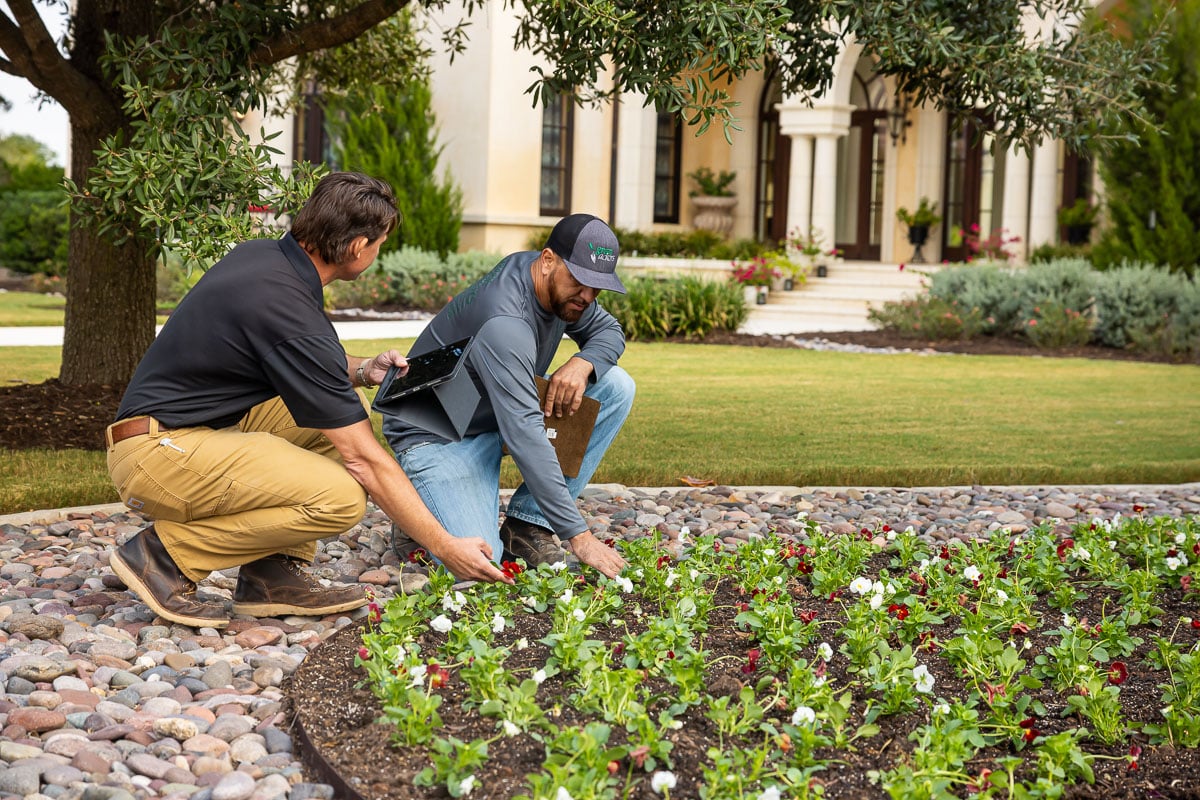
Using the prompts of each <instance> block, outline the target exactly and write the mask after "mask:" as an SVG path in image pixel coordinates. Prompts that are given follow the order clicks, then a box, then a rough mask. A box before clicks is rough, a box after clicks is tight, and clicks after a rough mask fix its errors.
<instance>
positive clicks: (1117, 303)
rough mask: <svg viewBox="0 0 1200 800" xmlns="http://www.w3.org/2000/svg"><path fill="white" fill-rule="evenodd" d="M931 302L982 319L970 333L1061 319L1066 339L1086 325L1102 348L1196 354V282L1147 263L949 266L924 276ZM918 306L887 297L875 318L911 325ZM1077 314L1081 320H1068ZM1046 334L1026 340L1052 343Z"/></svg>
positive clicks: (1199, 294)
mask: <svg viewBox="0 0 1200 800" xmlns="http://www.w3.org/2000/svg"><path fill="white" fill-rule="evenodd" d="M918 300H920V298H918ZM934 300H936V301H941V302H943V303H952V304H953V305H954V307H955V308H957V309H961V312H960V315H967V314H970V315H971V317H972V318H979V319H981V320H982V326H981V329H980V330H977V331H974V332H972V334H971V335H974V333H975V332H982V333H986V334H998V335H1012V334H1020V335H1025V336H1029V335H1030V328H1031V325H1030V322H1031V321H1036V322H1035V324H1034V326H1032V327H1036V326H1037V325H1044V324H1045V323H1047V322H1053V321H1054V320H1056V319H1060V318H1061V321H1062V323H1063V328H1064V330H1063V331H1061V333H1062V334H1063V336H1065V337H1066V338H1068V339H1070V340H1071V341H1076V340H1078V339H1079V337H1080V336H1081V334H1080V333H1079V331H1080V330H1083V329H1085V327H1086V328H1087V329H1090V331H1091V334H1090V339H1089V341H1090V342H1092V343H1094V344H1098V345H1102V346H1105V347H1117V348H1123V347H1135V348H1138V349H1141V350H1148V351H1151V352H1158V353H1162V354H1165V355H1171V356H1181V357H1186V358H1190V359H1194V358H1196V357H1197V356H1198V355H1200V286H1198V285H1197V283H1196V281H1195V279H1193V278H1189V277H1188V276H1187V275H1185V274H1183V273H1170V272H1166V271H1164V270H1162V269H1159V268H1156V267H1154V266H1151V265H1149V264H1126V265H1123V266H1121V267H1118V268H1116V269H1111V270H1104V271H1098V270H1094V269H1092V268H1090V267H1089V265H1088V262H1086V261H1084V260H1082V259H1063V260H1059V261H1050V262H1041V263H1036V264H1031V265H1029V266H1028V267H1026V268H1019V269H1017V268H1010V267H999V266H995V265H984V266H971V265H964V266H959V267H947V268H945V269H941V270H938V271H936V272H934V273H932V275H931V276H930V278H929V289H928V300H925V301H924V302H925V303H928V302H931V301H934ZM914 303H915V304H916V305H914ZM918 306H920V303H919V302H917V301H908V302H907V303H887V304H884V306H883V308H881V309H880V310H878V311H876V312H874V313H873V314H872V319H873V320H874V321H876V323H877V324H879V325H880V327H886V328H895V329H898V330H903V331H910V330H916V329H913V328H912V325H911V321H912V320H911V317H912V311H911V309H910V307H912V308H916V307H918ZM1068 312H1070V313H1068ZM1076 314H1078V315H1083V317H1084V318H1085V320H1073V317H1074V315H1076ZM965 318H966V317H965V316H964V319H965ZM1085 321H1086V323H1087V325H1086V326H1084V322H1085ZM906 323H908V324H906ZM1066 328H1070V329H1071V330H1069V331H1068V330H1066ZM1039 333H1041V332H1039ZM1048 335H1049V334H1044V335H1042V336H1041V337H1033V336H1031V337H1030V338H1040V339H1041V341H1043V342H1049V341H1051V339H1049V338H1047V336H1048ZM922 338H933V337H924V336H923V337H922Z"/></svg>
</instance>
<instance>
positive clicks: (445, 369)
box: [375, 337, 471, 403]
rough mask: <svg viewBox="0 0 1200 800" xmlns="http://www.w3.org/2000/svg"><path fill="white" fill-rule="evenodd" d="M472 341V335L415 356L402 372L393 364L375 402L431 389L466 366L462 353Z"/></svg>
mask: <svg viewBox="0 0 1200 800" xmlns="http://www.w3.org/2000/svg"><path fill="white" fill-rule="evenodd" d="M470 344H471V339H470V337H468V338H466V339H459V340H458V341H457V342H451V343H450V344H447V345H442V346H441V347H439V348H437V349H436V350H430V351H429V352H428V353H422V354H421V355H419V356H413V357H411V358H409V359H407V360H408V371H407V372H405V373H404V374H403V375H401V374H399V369H397V368H396V367H392V368H391V369H390V370H388V376H387V377H386V378H385V379H384V382H383V385H381V386H380V387H379V392H378V393H377V394H376V397H375V402H376V403H391V402H393V401H395V400H399V399H400V398H402V397H407V396H408V395H410V394H414V393H416V392H420V391H422V390H424V389H429V388H431V387H433V386H437V385H439V384H442V383H445V382H446V381H448V380H450V379H451V378H453V377H454V376H455V375H456V374H457V373H458V370H459V369H460V368H461V367H462V365H463V356H464V355H465V353H466V352H467V347H468V346H469V345H470Z"/></svg>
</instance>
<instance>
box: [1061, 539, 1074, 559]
mask: <svg viewBox="0 0 1200 800" xmlns="http://www.w3.org/2000/svg"><path fill="white" fill-rule="evenodd" d="M1074 546H1075V540H1074V539H1063V541H1062V543H1061V544H1059V546H1058V560H1059V561H1066V560H1067V551H1068V550H1070V549H1071V548H1072V547H1074Z"/></svg>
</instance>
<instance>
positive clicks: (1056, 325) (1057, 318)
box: [1025, 302, 1092, 349]
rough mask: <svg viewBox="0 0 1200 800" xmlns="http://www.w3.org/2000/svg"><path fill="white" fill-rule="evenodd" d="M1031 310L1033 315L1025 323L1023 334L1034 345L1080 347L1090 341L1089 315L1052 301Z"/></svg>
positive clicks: (1049, 347) (1048, 347)
mask: <svg viewBox="0 0 1200 800" xmlns="http://www.w3.org/2000/svg"><path fill="white" fill-rule="evenodd" d="M1033 311H1034V316H1032V317H1030V318H1029V319H1028V320H1027V321H1026V323H1025V335H1026V336H1027V337H1028V338H1029V341H1031V342H1033V344H1034V345H1035V346H1036V347H1038V348H1041V349H1053V348H1058V347H1081V346H1083V345H1085V344H1087V343H1088V342H1089V341H1091V338H1092V319H1091V317H1090V316H1089V315H1087V314H1084V313H1080V312H1079V311H1076V310H1075V309H1073V308H1068V307H1066V306H1064V305H1062V304H1061V303H1054V302H1050V303H1046V304H1045V305H1044V306H1038V307H1036V308H1034V310H1033Z"/></svg>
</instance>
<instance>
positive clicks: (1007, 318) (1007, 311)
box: [929, 264, 1021, 334]
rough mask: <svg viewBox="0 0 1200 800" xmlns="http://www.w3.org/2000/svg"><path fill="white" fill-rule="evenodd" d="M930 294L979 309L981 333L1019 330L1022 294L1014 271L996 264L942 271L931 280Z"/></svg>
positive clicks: (1003, 332) (964, 306)
mask: <svg viewBox="0 0 1200 800" xmlns="http://www.w3.org/2000/svg"><path fill="white" fill-rule="evenodd" d="M929 294H930V295H931V296H933V297H937V298H940V299H941V300H944V301H946V302H957V303H958V304H959V305H960V306H962V307H963V308H978V309H979V310H980V315H981V321H980V324H981V326H982V328H981V329H980V332H981V333H986V334H997V333H1000V334H1009V333H1014V332H1016V331H1017V330H1018V329H1019V327H1020V319H1021V317H1020V312H1021V297H1020V290H1019V287H1018V285H1017V282H1016V280H1015V278H1014V272H1013V270H1011V269H1008V268H1001V267H999V266H997V265H995V264H982V265H980V266H963V267H950V268H947V269H942V270H939V271H937V272H935V273H933V275H932V276H931V277H930V280H929Z"/></svg>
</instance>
